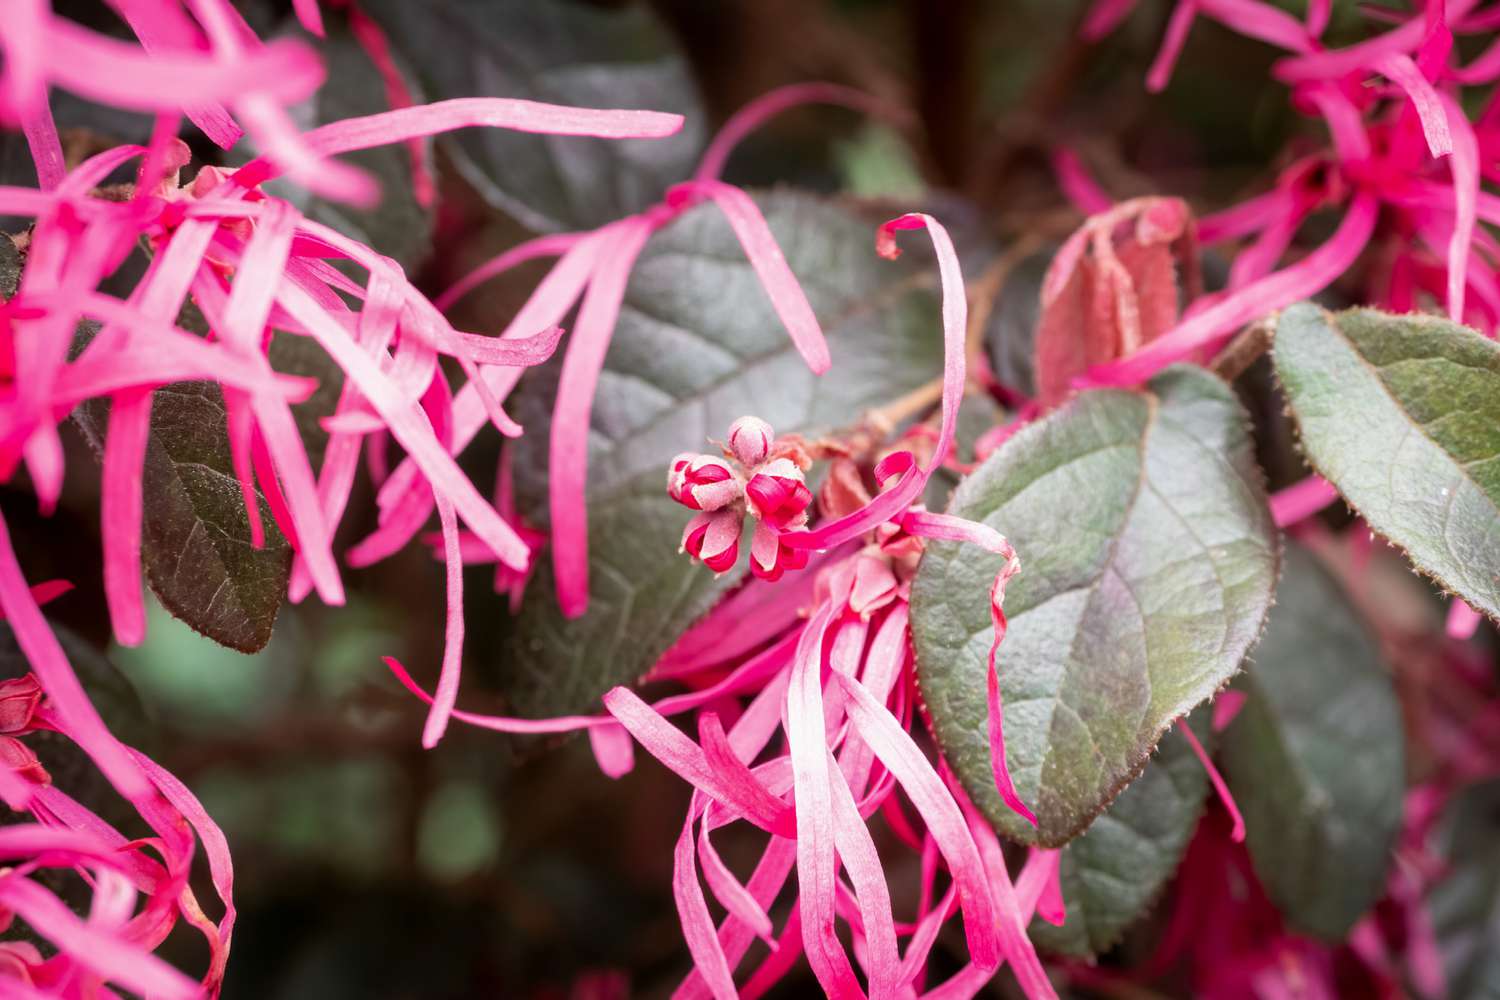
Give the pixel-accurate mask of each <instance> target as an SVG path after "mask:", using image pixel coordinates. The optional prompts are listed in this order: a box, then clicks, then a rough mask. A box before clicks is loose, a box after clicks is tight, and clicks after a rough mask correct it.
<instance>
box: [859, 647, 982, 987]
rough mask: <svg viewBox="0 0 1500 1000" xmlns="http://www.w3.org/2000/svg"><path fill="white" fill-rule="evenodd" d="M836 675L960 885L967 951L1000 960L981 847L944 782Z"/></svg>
mask: <svg viewBox="0 0 1500 1000" xmlns="http://www.w3.org/2000/svg"><path fill="white" fill-rule="evenodd" d="M834 679H835V680H836V681H837V682H838V683H839V685H840V686H841V687H842V688H843V689H844V691H845V693H846V694H848V695H849V704H848V711H849V718H850V720H851V721H852V722H853V723H854V725H855V728H856V729H858V730H859V733H860V735H861V736H862V737H863V738H864V739H865V741H866V742H868V743H869V744H870V746H871V748H872V749H873V750H874V751H875V755H876V756H877V757H879V758H880V761H881V763H883V764H884V765H885V766H886V767H887V768H888V769H889V770H890V771H891V773H892V774H894V775H895V776H896V780H897V781H899V782H900V783H901V787H902V788H904V789H905V790H906V794H907V797H908V798H909V799H911V802H912V805H914V806H916V808H917V811H918V812H919V813H921V815H922V819H923V820H924V821H925V822H926V824H927V831H928V833H929V834H930V835H931V836H932V838H933V839H934V840H936V841H937V844H938V849H939V850H940V851H941V852H942V854H943V857H944V858H945V859H946V860H947V862H948V869H949V871H951V872H952V873H953V881H954V883H955V884H956V885H957V886H958V894H959V901H960V905H961V906H962V908H963V913H964V933H965V936H966V938H967V940H968V945H969V955H970V957H971V958H972V960H973V961H974V964H975V965H977V966H979V967H981V968H986V969H990V968H995V967H996V966H998V965H999V963H1000V951H999V942H998V940H997V939H996V937H995V912H994V906H995V904H994V900H993V898H992V897H991V896H990V888H989V879H988V877H987V875H986V873H985V869H984V864H983V862H982V861H981V859H980V857H979V852H978V850H977V849H976V848H975V846H974V841H973V839H972V838H971V837H970V835H969V832H968V828H967V825H966V824H965V822H964V817H963V814H962V813H961V812H960V811H959V808H958V806H956V805H955V804H954V802H953V797H952V796H951V795H950V794H949V793H948V791H947V789H945V788H944V787H943V782H942V779H941V778H939V777H938V775H937V772H936V771H934V770H933V769H932V765H931V764H929V763H928V762H927V758H926V757H924V756H923V755H922V751H921V750H920V749H918V747H917V745H916V743H915V742H913V740H912V738H911V736H909V735H908V734H907V732H906V731H905V730H904V729H903V728H902V727H901V724H900V723H899V722H897V721H896V719H895V717H894V716H892V715H891V714H890V712H889V711H887V710H886V708H885V706H884V705H881V704H880V703H879V702H878V701H876V700H875V699H874V698H873V697H872V696H871V695H870V693H869V692H868V691H867V690H865V688H864V686H863V685H862V684H860V683H859V682H858V681H855V680H853V679H851V678H848V677H845V676H843V675H842V674H835V675H834Z"/></svg>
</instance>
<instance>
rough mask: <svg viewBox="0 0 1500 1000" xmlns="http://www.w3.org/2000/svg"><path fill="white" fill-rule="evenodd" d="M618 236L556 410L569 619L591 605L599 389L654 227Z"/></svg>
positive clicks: (558, 552)
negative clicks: (588, 496) (593, 429)
mask: <svg viewBox="0 0 1500 1000" xmlns="http://www.w3.org/2000/svg"><path fill="white" fill-rule="evenodd" d="M611 228H612V236H611V237H610V238H609V239H608V241H607V242H606V244H605V246H603V247H602V248H601V250H600V255H601V257H602V258H603V260H602V262H601V263H600V265H599V268H598V270H597V271H596V272H595V274H594V276H593V279H592V280H591V281H590V282H589V286H588V291H586V292H585V293H584V296H583V304H582V305H581V306H579V308H578V323H577V326H576V327H575V328H574V330H573V336H572V338H571V339H570V340H569V341H568V352H567V354H566V355H565V356H564V358H563V365H562V375H561V377H560V378H559V380H558V384H557V403H556V405H555V406H554V408H553V411H552V428H551V434H552V437H551V444H552V447H551V453H550V464H549V467H548V470H547V472H548V480H547V495H548V501H549V510H550V511H551V514H552V567H553V575H554V576H555V577H556V580H557V603H558V605H559V607H561V608H562V612H563V614H564V615H566V616H568V617H569V618H576V617H578V616H579V615H581V614H583V613H584V612H585V611H587V610H588V606H589V561H588V544H589V528H588V507H587V506H586V501H585V500H584V496H585V490H586V489H587V486H588V483H587V479H588V459H589V454H588V444H589V441H588V437H589V416H590V413H591V412H592V410H593V405H594V389H595V386H596V385H597V384H598V381H599V373H600V371H602V370H603V368H604V356H605V353H606V352H607V351H608V350H609V341H610V337H611V335H612V334H613V333H614V329H615V321H616V320H617V319H618V318H619V315H620V304H621V302H622V301H623V300H624V298H625V285H626V282H627V281H628V280H629V278H630V269H631V267H632V266H633V265H634V264H635V259H636V257H637V256H638V255H639V254H640V252H641V248H642V247H644V246H645V245H646V238H647V237H648V236H650V235H651V224H650V223H649V222H648V221H647V220H645V219H643V218H640V217H632V218H630V219H626V220H625V221H624V222H618V223H615V224H614V225H613V227H611Z"/></svg>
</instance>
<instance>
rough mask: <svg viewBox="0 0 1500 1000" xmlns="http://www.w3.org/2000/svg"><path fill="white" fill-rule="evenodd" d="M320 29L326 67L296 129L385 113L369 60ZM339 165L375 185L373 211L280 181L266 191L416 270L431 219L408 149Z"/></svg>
mask: <svg viewBox="0 0 1500 1000" xmlns="http://www.w3.org/2000/svg"><path fill="white" fill-rule="evenodd" d="M327 23H328V27H329V32H328V38H327V40H326V41H325V42H322V43H320V44H319V45H318V51H319V52H320V53H321V54H322V56H323V59H324V60H325V61H326V63H327V66H328V82H327V83H325V84H323V86H322V87H319V88H318V92H317V93H316V94H314V95H313V96H312V97H311V98H310V99H308V100H307V101H306V102H304V103H303V104H301V105H298V106H297V107H295V108H293V109H292V114H293V117H294V118H295V119H296V121H297V125H298V126H299V127H300V128H302V129H304V130H306V129H312V128H316V127H317V126H319V125H326V124H328V123H329V122H335V121H340V120H342V119H344V118H354V117H358V116H361V115H371V114H376V113H378V112H381V111H389V110H390V105H389V104H388V103H387V99H386V92H385V83H384V81H383V80H382V79H381V77H380V73H379V72H378V71H377V70H376V68H375V64H374V63H372V62H371V61H370V57H369V56H368V55H366V54H365V51H364V49H363V48H361V47H360V45H359V44H358V43H357V42H356V41H355V40H354V38H353V37H352V36H351V35H350V34H349V30H348V28H347V27H345V26H344V25H343V24H342V23H341V21H340V19H338V18H336V17H335V18H330V19H329V20H328V22H327ZM423 156H424V158H426V159H428V160H430V159H431V151H430V148H429V147H426V146H424V152H423ZM340 158H341V159H345V160H348V161H349V162H350V163H353V164H354V165H356V166H358V167H360V168H362V169H364V170H365V171H367V172H369V173H370V175H371V176H373V177H374V178H375V180H376V181H378V182H379V184H380V202H379V203H378V204H377V205H375V206H374V207H373V208H367V209H362V208H354V207H352V206H350V205H346V204H344V203H342V202H336V201H328V200H327V199H324V198H318V197H314V196H312V195H310V194H308V192H307V189H306V188H304V187H302V186H301V185H297V184H292V183H288V182H286V181H277V182H272V184H271V185H269V187H270V188H271V189H272V190H274V191H275V193H276V194H277V195H279V196H280V197H282V198H285V199H286V200H288V201H290V202H292V203H293V204H294V205H296V206H297V208H298V209H300V210H301V211H302V213H303V214H304V215H306V216H307V217H308V218H310V219H314V220H316V221H318V222H321V223H324V224H325V225H328V226H331V227H332V228H334V229H337V230H338V231H339V232H341V233H343V234H344V235H346V236H349V237H352V238H354V239H357V240H359V241H360V242H362V243H365V244H367V245H368V246H371V247H374V248H375V249H376V250H379V251H380V252H381V253H383V254H385V255H386V256H387V257H391V258H393V259H394V260H396V261H397V262H398V263H400V264H401V265H402V266H404V267H406V268H407V269H408V270H410V269H412V268H414V267H416V266H417V265H418V264H420V263H421V262H422V260H423V259H424V258H425V257H426V256H427V255H428V253H429V252H430V251H431V249H432V223H433V213H432V212H431V211H430V209H428V208H423V207H422V205H421V204H420V203H419V202H418V201H417V199H416V196H415V194H414V193H413V188H412V161H411V150H410V147H409V146H408V145H407V144H406V143H397V144H395V145H388V146H377V147H376V148H374V149H364V150H359V151H357V152H353V153H348V154H345V155H344V156H342V157H340ZM429 166H430V164H429Z"/></svg>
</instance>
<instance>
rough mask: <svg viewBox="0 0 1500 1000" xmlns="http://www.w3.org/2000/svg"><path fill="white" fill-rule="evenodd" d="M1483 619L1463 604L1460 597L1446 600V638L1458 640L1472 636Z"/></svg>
mask: <svg viewBox="0 0 1500 1000" xmlns="http://www.w3.org/2000/svg"><path fill="white" fill-rule="evenodd" d="M1483 620H1484V618H1483V616H1482V615H1480V613H1479V612H1478V611H1475V610H1474V609H1473V608H1471V607H1469V605H1467V604H1465V603H1464V602H1463V600H1462V599H1461V598H1458V597H1455V598H1453V599H1452V600H1450V601H1449V602H1448V621H1447V625H1446V629H1445V630H1446V632H1447V633H1448V638H1450V639H1456V640H1458V641H1459V642H1463V641H1465V640H1467V639H1472V638H1474V633H1475V632H1477V631H1479V623H1480V622H1481V621H1483Z"/></svg>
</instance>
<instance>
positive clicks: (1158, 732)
mask: <svg viewBox="0 0 1500 1000" xmlns="http://www.w3.org/2000/svg"><path fill="white" fill-rule="evenodd" d="M1148 390H1149V391H1148V392H1124V391H1119V390H1104V391H1098V392H1090V393H1085V394H1083V395H1080V396H1078V397H1076V398H1075V399H1073V400H1072V401H1070V402H1069V403H1067V404H1066V405H1065V406H1063V407H1062V408H1060V409H1059V410H1057V411H1056V412H1054V413H1052V414H1051V415H1050V416H1048V417H1046V418H1045V419H1043V420H1041V421H1039V422H1037V423H1035V424H1033V425H1031V426H1029V427H1027V428H1026V429H1024V430H1023V431H1021V432H1020V433H1018V434H1017V435H1016V436H1015V437H1013V438H1011V439H1010V440H1009V441H1007V442H1006V443H1005V444H1004V445H1003V446H1002V447H1001V448H1000V449H999V450H998V451H996V453H995V454H994V455H992V456H991V457H990V458H989V460H988V461H986V462H985V463H984V464H983V465H982V466H980V468H979V469H978V470H977V471H976V472H975V473H974V474H973V475H971V476H970V477H969V478H968V479H967V480H965V481H964V483H963V484H962V485H960V486H959V488H958V490H957V492H956V493H955V494H954V496H953V503H952V504H951V505H950V507H949V512H950V513H953V514H957V515H960V516H962V517H966V518H970V519H973V520H977V521H983V522H984V523H986V524H988V525H990V526H991V527H994V528H996V529H997V530H999V531H1001V532H1003V533H1005V534H1006V535H1007V536H1008V537H1009V538H1010V540H1011V542H1012V543H1013V544H1014V545H1015V547H1016V550H1017V552H1018V553H1019V555H1020V558H1021V567H1022V569H1021V574H1020V575H1019V576H1018V577H1016V579H1015V580H1014V581H1013V582H1012V583H1011V585H1010V591H1009V593H1008V595H1007V597H1006V610H1007V612H1008V613H1009V615H1010V633H1009V635H1008V636H1007V637H1006V640H1005V645H1004V646H1003V647H1002V649H1001V654H1000V678H1001V688H1002V693H1003V695H1004V700H1005V736H1006V748H1007V754H1008V759H1009V764H1010V769H1011V774H1012V775H1013V776H1014V778H1015V781H1016V787H1017V789H1018V791H1019V792H1020V795H1021V798H1022V799H1023V800H1025V801H1026V802H1027V803H1028V804H1029V805H1030V806H1031V807H1032V809H1033V810H1035V812H1036V813H1037V817H1038V820H1039V828H1037V829H1033V828H1032V827H1031V826H1030V825H1029V824H1027V823H1026V822H1025V821H1024V820H1022V819H1021V818H1020V817H1019V816H1016V815H1015V814H1013V813H1012V812H1011V811H1010V810H1009V809H1008V808H1006V806H1005V805H1004V804H1003V803H1002V802H1001V801H1000V797H999V794H998V793H997V792H996V791H995V788H994V782H993V780H992V778H991V775H990V764H989V743H988V740H987V738H986V736H985V694H984V691H985V658H986V654H987V651H988V649H989V644H990V638H991V624H990V613H989V587H990V582H991V580H992V579H993V577H994V574H995V571H996V570H997V569H999V560H998V557H991V556H987V555H985V554H983V553H979V552H976V551H975V550H974V549H973V548H972V547H968V546H963V545H958V544H954V543H942V544H936V545H931V546H929V547H928V549H927V554H926V555H925V556H924V557H923V560H922V564H921V567H920V569H919V570H918V573H917V579H916V581H915V583H914V585H913V588H912V633H913V638H914V640H915V644H916V651H917V664H918V670H917V678H918V682H919V684H920V685H921V689H922V696H923V699H924V700H925V702H926V705H927V709H928V713H929V715H930V717H931V720H932V724H933V731H934V734H935V735H936V737H937V740H938V742H939V743H940V744H941V745H942V747H943V749H944V753H945V755H946V756H947V758H948V760H949V761H950V762H951V763H952V764H953V766H954V768H955V770H957V772H958V774H959V776H960V777H961V778H962V779H963V781H964V784H965V786H966V787H967V788H968V790H969V794H970V795H972V796H974V798H975V801H976V802H977V803H978V804H979V805H980V806H981V807H982V808H983V809H984V810H985V812H986V813H987V814H988V815H989V817H990V819H991V820H992V821H994V822H995V824H996V825H997V826H998V827H999V828H1000V829H1001V830H1002V831H1003V832H1004V833H1005V834H1006V835H1007V836H1010V837H1012V838H1014V839H1017V840H1020V841H1021V842H1023V843H1040V844H1044V845H1048V846H1057V845H1060V844H1063V843H1066V842H1067V841H1068V840H1070V839H1072V838H1073V837H1075V836H1077V835H1078V833H1080V832H1081V831H1082V830H1083V829H1084V827H1086V826H1087V825H1088V824H1089V822H1090V821H1091V820H1092V819H1093V818H1094V817H1095V816H1097V815H1098V814H1099V813H1100V811H1102V810H1103V809H1104V808H1105V806H1107V805H1108V804H1109V802H1110V801H1111V800H1112V799H1113V798H1114V797H1115V795H1117V794H1118V793H1119V792H1120V790H1121V789H1123V788H1124V787H1125V786H1126V785H1127V784H1128V783H1129V782H1130V781H1131V780H1132V779H1133V778H1134V777H1135V776H1136V775H1137V774H1139V773H1140V770H1141V768H1142V767H1143V766H1144V765H1145V763H1146V758H1147V757H1148V755H1149V754H1150V753H1151V751H1152V749H1153V748H1154V747H1155V746H1156V744H1157V741H1158V740H1159V739H1161V736H1162V734H1163V733H1164V732H1165V731H1166V729H1167V727H1168V726H1169V725H1171V723H1172V721H1173V720H1174V719H1176V718H1177V717H1178V716H1181V715H1182V714H1184V713H1185V712H1187V711H1188V710H1189V709H1191V708H1192V707H1193V706H1194V705H1196V704H1198V703H1199V702H1201V701H1203V700H1204V699H1205V698H1207V697H1209V696H1210V695H1211V694H1213V692H1214V691H1216V690H1217V689H1218V688H1220V687H1222V686H1223V685H1224V683H1225V682H1226V681H1228V680H1229V678H1230V677H1231V676H1232V675H1233V674H1234V672H1235V671H1236V670H1237V669H1238V668H1239V665H1240V662H1241V660H1243V659H1244V656H1245V653H1246V652H1247V651H1248V650H1249V648H1250V646H1251V645H1252V644H1253V643H1254V641H1255V638H1256V636H1257V635H1258V634H1259V632H1260V628H1261V624H1262V623H1263V622H1264V620H1265V615H1266V610H1267V608H1268V607H1269V606H1270V601H1271V590H1272V587H1273V585H1274V582H1275V578H1276V562H1277V542H1276V535H1275V530H1274V528H1273V526H1272V524H1271V517H1270V513H1269V511H1268V510H1267V509H1266V498H1265V492H1264V490H1263V488H1262V486H1261V479H1260V471H1259V470H1258V469H1257V468H1256V467H1255V463H1254V460H1253V458H1252V449H1251V443H1250V440H1249V435H1248V434H1247V432H1246V427H1245V417H1244V413H1243V411H1242V410H1241V409H1240V407H1239V405H1238V403H1237V402H1236V401H1235V399H1234V396H1233V395H1232V394H1231V393H1230V391H1229V389H1228V387H1227V386H1225V385H1224V384H1223V383H1222V382H1220V381H1219V380H1218V379H1216V378H1214V377H1213V376H1212V375H1209V374H1208V373H1207V372H1204V371H1203V370H1201V369H1197V368H1190V367H1178V368H1173V369H1170V370H1168V371H1166V372H1164V373H1162V374H1161V375H1158V376H1157V377H1156V378H1155V379H1153V380H1152V381H1151V382H1150V383H1149V385H1148Z"/></svg>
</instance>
